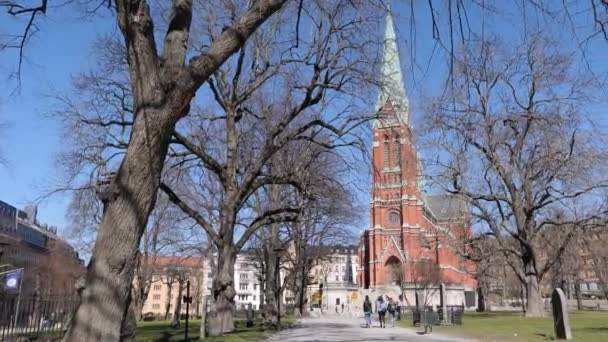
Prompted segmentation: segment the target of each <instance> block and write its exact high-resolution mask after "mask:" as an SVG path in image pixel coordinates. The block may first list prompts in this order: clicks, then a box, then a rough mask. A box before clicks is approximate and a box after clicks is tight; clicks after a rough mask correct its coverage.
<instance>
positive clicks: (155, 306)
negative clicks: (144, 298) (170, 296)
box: [152, 304, 160, 309]
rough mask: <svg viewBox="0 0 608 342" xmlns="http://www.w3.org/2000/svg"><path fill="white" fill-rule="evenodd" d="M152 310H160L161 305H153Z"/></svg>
mask: <svg viewBox="0 0 608 342" xmlns="http://www.w3.org/2000/svg"><path fill="white" fill-rule="evenodd" d="M152 309H160V304H152Z"/></svg>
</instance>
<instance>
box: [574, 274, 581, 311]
mask: <svg viewBox="0 0 608 342" xmlns="http://www.w3.org/2000/svg"><path fill="white" fill-rule="evenodd" d="M574 293H575V295H576V309H577V310H583V298H582V297H581V281H580V279H576V283H575V285H574Z"/></svg>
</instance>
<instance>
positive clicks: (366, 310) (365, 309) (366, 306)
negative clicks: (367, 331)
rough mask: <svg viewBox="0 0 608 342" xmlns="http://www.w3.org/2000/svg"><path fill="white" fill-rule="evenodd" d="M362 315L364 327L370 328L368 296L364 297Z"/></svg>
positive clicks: (370, 308) (370, 313)
mask: <svg viewBox="0 0 608 342" xmlns="http://www.w3.org/2000/svg"><path fill="white" fill-rule="evenodd" d="M363 314H364V315H365V327H366V328H371V327H372V301H371V300H369V296H365V301H364V302H363Z"/></svg>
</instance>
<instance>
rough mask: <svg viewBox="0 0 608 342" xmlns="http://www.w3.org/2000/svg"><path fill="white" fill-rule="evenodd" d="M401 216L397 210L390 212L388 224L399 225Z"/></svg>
mask: <svg viewBox="0 0 608 342" xmlns="http://www.w3.org/2000/svg"><path fill="white" fill-rule="evenodd" d="M400 221H401V220H400V218H399V213H397V212H394V211H393V212H391V213H389V214H388V225H389V226H393V227H394V226H399V223H400Z"/></svg>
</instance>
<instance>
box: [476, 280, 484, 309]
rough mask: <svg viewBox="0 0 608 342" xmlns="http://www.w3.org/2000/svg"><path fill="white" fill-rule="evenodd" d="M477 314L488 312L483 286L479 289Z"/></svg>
mask: <svg viewBox="0 0 608 342" xmlns="http://www.w3.org/2000/svg"><path fill="white" fill-rule="evenodd" d="M477 312H486V295H485V291H484V289H483V287H481V286H480V287H478V288H477Z"/></svg>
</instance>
